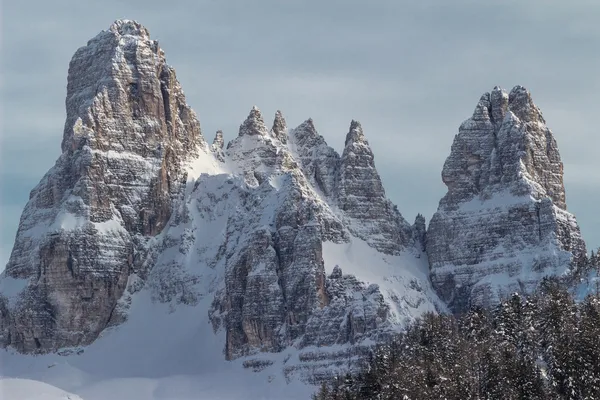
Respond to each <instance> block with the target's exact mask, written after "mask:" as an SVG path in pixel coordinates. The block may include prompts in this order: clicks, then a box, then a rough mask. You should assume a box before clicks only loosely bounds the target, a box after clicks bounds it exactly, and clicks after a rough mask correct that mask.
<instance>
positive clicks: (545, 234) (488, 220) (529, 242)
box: [427, 86, 585, 311]
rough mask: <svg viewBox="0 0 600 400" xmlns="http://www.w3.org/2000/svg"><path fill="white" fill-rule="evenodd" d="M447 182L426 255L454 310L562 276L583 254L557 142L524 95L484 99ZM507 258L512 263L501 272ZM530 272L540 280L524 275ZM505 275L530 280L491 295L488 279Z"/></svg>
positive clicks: (454, 154) (465, 127) (512, 282)
mask: <svg viewBox="0 0 600 400" xmlns="http://www.w3.org/2000/svg"><path fill="white" fill-rule="evenodd" d="M442 179H443V181H444V183H445V184H446V186H447V187H448V192H447V194H446V195H445V196H444V197H443V198H442V200H441V201H440V205H439V207H438V212H437V213H436V214H435V215H434V216H433V218H432V220H431V223H430V225H429V230H428V232H427V253H428V255H429V260H430V263H431V267H432V279H433V280H434V284H436V285H437V287H438V288H439V290H440V294H441V296H442V297H443V298H445V299H453V300H452V301H453V302H454V303H453V304H451V307H452V308H453V309H455V310H457V311H461V310H462V308H463V307H466V306H468V304H469V302H475V303H479V304H485V303H486V302H494V301H497V299H498V298H499V297H500V296H503V295H504V294H505V293H507V291H514V290H521V289H522V288H525V290H531V289H532V288H533V287H535V285H536V282H537V280H538V279H540V276H541V275H543V274H546V273H560V271H564V269H565V268H568V267H569V259H572V258H573V257H575V258H577V257H579V256H580V254H584V253H585V244H584V243H583V240H582V239H581V235H580V232H579V227H578V226H577V222H576V221H575V217H574V216H573V215H571V214H569V213H567V212H566V203H565V189H564V185H563V165H562V162H561V160H560V155H559V152H558V147H557V145H556V141H555V139H554V136H553V134H552V132H551V131H550V129H548V127H547V126H546V124H545V121H544V119H543V117H542V114H541V111H540V110H539V108H538V107H537V106H536V105H535V104H534V103H533V100H532V98H531V94H530V93H529V91H528V90H527V89H525V88H524V87H522V86H516V87H515V88H513V89H512V90H511V92H510V93H509V94H507V93H506V92H505V91H503V90H502V89H500V88H499V87H495V88H494V90H493V91H492V92H491V93H485V94H484V95H483V96H482V97H481V99H480V100H479V102H478V104H477V107H476V108H475V111H474V113H473V116H472V117H471V118H469V119H468V120H466V121H465V122H463V123H462V125H461V126H460V128H459V132H458V135H456V137H455V139H454V143H453V144H452V149H451V152H450V156H449V157H448V158H447V159H446V162H445V164H444V168H443V170H442ZM474 249H475V250H474ZM543 249H546V250H547V251H546V250H543ZM548 249H553V250H548ZM545 251H546V252H545ZM531 254H536V258H535V260H532V259H531V257H532V255H531ZM508 258H510V259H512V260H513V261H512V262H511V263H512V264H511V263H508V262H506V264H503V262H505V261H502V260H506V259H508ZM451 265H454V266H455V267H454V268H450V266H451ZM532 265H535V266H534V267H532ZM438 267H440V269H439V270H438ZM441 267H443V269H442V268H441ZM528 268H534V270H535V272H534V273H531V272H529V271H528V270H527V271H526V272H523V275H520V273H519V271H522V270H523V271H524V270H525V269H528ZM503 271H504V272H505V273H506V274H507V275H506V276H510V277H516V276H526V277H527V278H526V280H525V281H520V282H519V283H518V284H517V278H514V279H512V278H511V279H508V280H507V281H505V284H503V285H499V286H498V287H491V286H490V285H491V283H490V282H492V281H493V280H492V279H491V278H489V277H488V275H491V274H495V273H502V272H503ZM486 277H487V278H486ZM484 278H486V279H484ZM519 279H521V278H519ZM451 280H452V282H451ZM480 280H481V282H486V283H485V284H483V283H481V284H480V283H479V281H480ZM459 287H460V288H461V289H460V290H459V289H458V288H459ZM458 291H460V293H458Z"/></svg>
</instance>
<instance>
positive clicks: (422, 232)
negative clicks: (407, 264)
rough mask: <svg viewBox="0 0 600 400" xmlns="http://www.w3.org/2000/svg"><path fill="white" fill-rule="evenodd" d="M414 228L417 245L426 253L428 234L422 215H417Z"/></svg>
mask: <svg viewBox="0 0 600 400" xmlns="http://www.w3.org/2000/svg"><path fill="white" fill-rule="evenodd" d="M412 228H413V239H414V241H415V244H416V245H417V246H418V248H419V249H420V250H421V251H425V244H426V242H427V241H426V232H427V228H426V225H425V217H424V216H423V215H421V214H417V217H416V218H415V223H414V224H413V226H412Z"/></svg>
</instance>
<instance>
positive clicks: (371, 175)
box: [338, 120, 412, 254]
mask: <svg viewBox="0 0 600 400" xmlns="http://www.w3.org/2000/svg"><path fill="white" fill-rule="evenodd" d="M338 205H339V207H340V209H341V210H343V211H345V212H346V214H347V215H348V216H350V217H351V218H354V219H356V220H357V222H358V223H359V224H361V225H362V226H363V229H362V230H360V231H358V230H357V231H356V232H355V233H356V234H357V235H360V236H359V237H362V238H363V239H364V240H366V241H368V242H369V243H371V245H372V246H373V247H375V248H377V249H378V250H379V251H382V252H384V253H388V254H396V253H398V252H399V251H400V250H401V249H402V248H404V246H406V245H407V244H408V243H409V241H410V240H411V239H412V230H411V227H410V225H409V224H408V223H407V222H406V221H405V220H404V218H402V216H401V215H400V213H399V212H398V210H397V208H396V207H395V206H393V205H392V203H391V202H390V201H389V200H388V199H387V198H386V195H385V190H384V189H383V185H382V183H381V178H380V177H379V173H378V172H377V170H376V169H375V159H374V156H373V152H372V151H371V148H370V147H369V142H368V141H367V139H366V138H365V135H364V134H363V130H362V126H361V125H360V123H359V122H358V121H354V120H353V121H352V122H351V123H350V129H349V131H348V134H347V135H346V141H345V147H344V152H343V153H342V157H341V160H340V167H339V180H338Z"/></svg>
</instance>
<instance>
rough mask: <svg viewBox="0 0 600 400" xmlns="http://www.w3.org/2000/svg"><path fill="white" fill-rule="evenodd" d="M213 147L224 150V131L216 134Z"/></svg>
mask: <svg viewBox="0 0 600 400" xmlns="http://www.w3.org/2000/svg"><path fill="white" fill-rule="evenodd" d="M212 145H213V146H214V147H215V148H217V149H223V146H224V145H225V141H224V140H223V131H222V130H220V129H219V130H218V131H217V133H216V134H215V138H214V139H213V142H212Z"/></svg>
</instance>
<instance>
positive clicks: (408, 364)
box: [313, 280, 600, 400]
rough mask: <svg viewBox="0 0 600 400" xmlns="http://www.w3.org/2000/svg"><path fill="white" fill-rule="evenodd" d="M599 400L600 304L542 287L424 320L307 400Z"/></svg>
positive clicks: (599, 299) (549, 283) (554, 286)
mask: <svg viewBox="0 0 600 400" xmlns="http://www.w3.org/2000/svg"><path fill="white" fill-rule="evenodd" d="M358 399H361V400H363V399H364V400H371V399H373V400H375V399H377V400H388V399H389V400H392V399H393V400H428V399H435V400H439V399H446V400H469V399H486V400H487V399H489V400H492V399H498V400H511V399H523V400H525V399H527V400H535V399H540V400H542V399H590V400H591V399H600V296H598V294H597V293H596V294H594V295H589V296H587V297H586V298H585V299H584V300H583V301H581V302H578V303H577V302H575V300H574V298H573V296H572V295H571V294H570V293H569V292H568V291H566V290H565V289H564V288H563V287H562V286H561V285H560V284H559V283H558V282H557V281H555V280H545V281H544V282H542V284H541V286H540V290H539V291H538V292H537V293H536V294H535V295H532V296H530V297H528V298H525V297H522V296H520V295H518V294H515V295H513V296H512V297H511V298H509V299H508V300H507V301H505V302H503V303H502V304H500V305H498V306H497V307H496V308H495V309H493V310H483V309H475V310H472V311H471V312H469V313H468V314H465V315H463V316H461V317H454V316H451V315H434V314H428V315H425V316H423V317H422V318H421V319H420V320H418V321H417V322H416V323H415V324H413V325H412V326H411V327H409V328H408V329H407V331H406V332H405V333H403V334H400V335H398V336H397V337H396V338H395V339H394V340H392V341H391V342H390V343H387V344H383V345H380V346H378V347H377V348H376V349H375V350H374V352H373V354H372V355H371V357H370V358H369V360H368V361H367V362H366V365H365V366H364V368H363V369H362V370H361V371H360V372H359V373H357V374H354V375H347V376H345V377H338V378H336V379H334V380H333V382H330V383H327V384H323V385H322V386H321V388H320V390H319V391H318V392H317V393H316V394H315V395H313V400H358Z"/></svg>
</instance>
